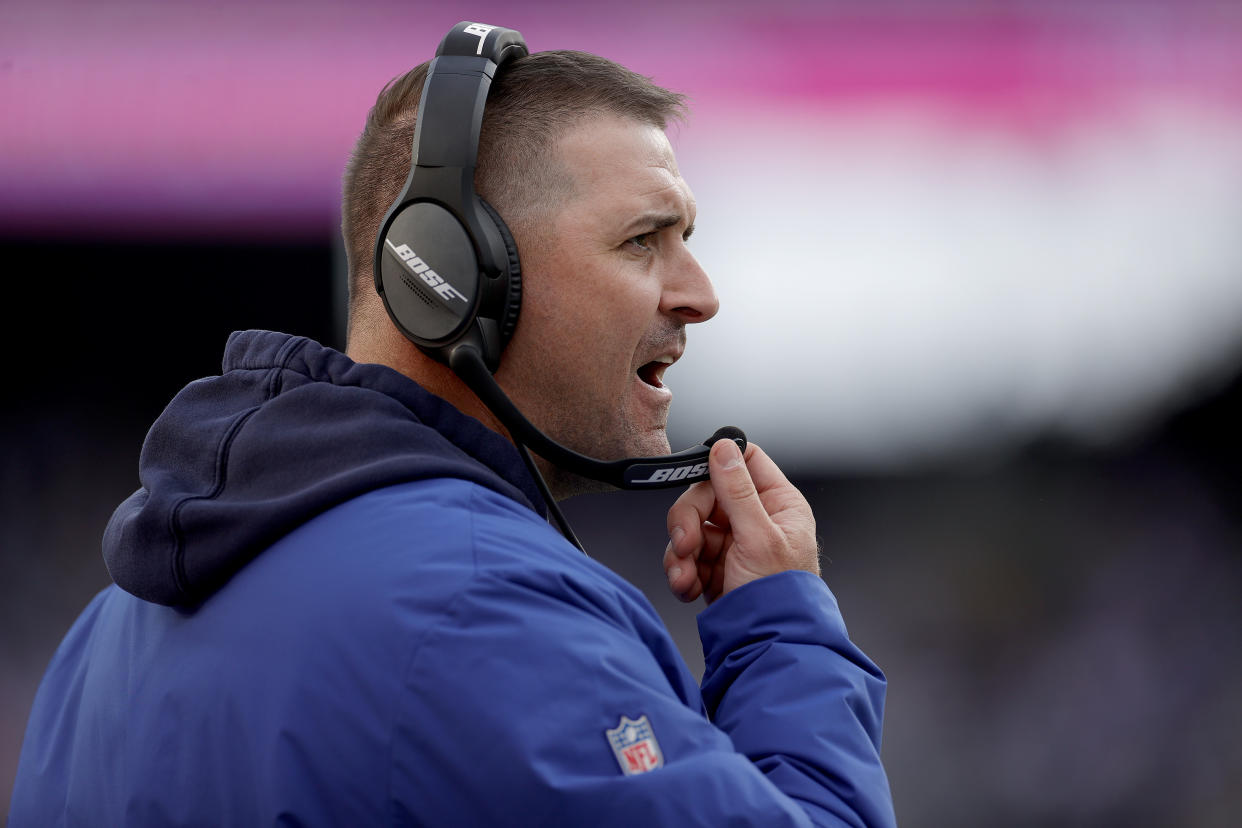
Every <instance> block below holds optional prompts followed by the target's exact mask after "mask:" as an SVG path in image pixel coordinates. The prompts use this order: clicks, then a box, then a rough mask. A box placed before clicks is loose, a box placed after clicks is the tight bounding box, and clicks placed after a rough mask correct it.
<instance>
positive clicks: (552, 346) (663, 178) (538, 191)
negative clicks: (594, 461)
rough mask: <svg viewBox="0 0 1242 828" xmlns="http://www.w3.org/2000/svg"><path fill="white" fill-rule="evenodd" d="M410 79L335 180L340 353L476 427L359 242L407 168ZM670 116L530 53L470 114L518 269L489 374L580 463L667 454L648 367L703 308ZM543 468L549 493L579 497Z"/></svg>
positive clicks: (598, 76)
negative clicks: (395, 316)
mask: <svg viewBox="0 0 1242 828" xmlns="http://www.w3.org/2000/svg"><path fill="white" fill-rule="evenodd" d="M425 78H426V66H425V65H424V66H420V67H418V68H416V69H414V70H413V71H411V72H410V73H408V74H407V75H405V76H403V77H401V78H398V79H396V80H395V81H393V82H392V83H390V84H389V85H388V87H386V88H385V90H384V91H383V92H382V93H381V94H380V97H379V100H378V101H377V102H376V105H375V108H374V109H373V110H372V112H371V114H370V116H369V118H368V120H367V126H366V129H365V131H364V132H363V135H362V136H361V137H360V139H359V141H358V144H357V147H356V148H355V152H354V157H353V158H352V159H351V162H350V165H349V167H348V169H347V170H346V175H345V188H344V189H345V192H344V202H343V209H342V214H343V222H342V225H343V226H342V230H343V233H344V236H345V243H346V249H347V254H348V257H349V261H350V294H351V295H350V325H349V338H350V343H349V347H350V352H351V354H354V353H359V354H362V355H364V356H365V357H366V358H367V359H369V360H371V361H381V362H386V363H388V364H393V365H394V366H397V367H400V368H401V369H403V370H405V371H406V373H410V374H411V375H415V378H416V379H419V381H420V382H424V384H425V385H429V386H430V387H431V390H434V391H436V392H437V393H440V394H441V395H443V396H446V397H448V398H449V399H450V401H451V402H454V403H455V404H457V405H458V406H459V407H462V408H463V410H467V411H468V412H469V413H474V414H475V415H476V416H479V413H478V408H477V406H470V405H464V406H463V405H462V402H463V400H462V399H461V398H460V394H459V392H460V391H463V390H464V387H463V388H456V387H454V386H453V383H452V381H451V379H446V378H445V376H444V370H446V369H442V367H440V366H432V365H424V364H423V363H424V362H426V360H417V361H415V362H412V361H411V355H414V354H417V352H416V351H415V350H414V346H413V345H412V344H411V343H409V342H407V341H405V340H404V339H402V338H401V337H400V335H399V334H396V330H395V328H394V327H393V326H392V324H391V322H390V321H389V320H388V318H387V315H386V313H385V311H384V308H383V305H382V303H381V302H380V300H379V298H378V297H377V296H376V294H375V291H374V287H373V279H372V273H371V261H372V252H373V245H374V243H375V235H376V232H377V230H378V227H379V224H380V221H381V219H382V217H383V215H384V213H385V212H386V210H387V209H388V207H389V206H390V205H391V203H392V201H393V200H394V199H395V198H396V196H397V194H398V193H399V192H400V190H401V187H402V184H403V182H404V178H405V175H406V173H407V172H408V171H409V164H410V147H411V138H412V135H413V131H414V118H415V113H416V112H417V108H418V98H419V93H420V92H421V90H422V86H423V83H424V80H425ZM682 106H683V105H682V99H681V97H680V96H679V95H676V94H674V93H671V92H668V91H667V90H664V89H661V88H659V87H657V86H655V85H654V84H652V83H651V82H650V81H649V80H647V79H646V78H643V77H641V76H639V75H636V74H634V73H632V72H630V71H629V70H627V69H625V68H623V67H621V66H618V65H617V64H615V63H612V62H610V61H607V60H604V59H603V58H599V57H596V56H593V55H586V54H583V53H577V52H544V53H537V54H534V55H531V56H529V57H525V58H520V59H517V60H514V61H510V62H509V63H508V64H507V65H506V66H505V69H504V71H503V72H502V73H500V74H499V76H498V77H497V79H496V81H495V82H494V83H493V85H492V89H491V94H490V95H489V98H488V103H487V107H486V110H485V115H484V119H483V126H482V132H481V135H480V141H479V160H478V166H477V170H476V174H475V187H476V189H477V190H478V192H479V193H480V194H481V195H482V196H483V197H484V198H485V199H487V200H488V201H489V202H491V204H492V205H493V206H494V207H495V208H496V209H497V210H498V212H499V213H500V215H501V216H502V217H503V218H504V219H505V221H506V223H507V224H508V225H509V228H510V229H511V230H512V232H513V235H514V238H515V240H516V242H517V247H518V252H519V254H520V256H521V260H522V271H523V301H522V309H521V315H520V317H519V322H518V326H517V330H516V332H515V334H514V336H513V339H512V341H511V342H510V343H509V345H508V347H507V348H506V350H505V352H504V354H503V356H502V359H501V364H500V368H499V370H498V371H497V373H496V378H497V381H498V382H499V383H500V384H501V386H502V387H503V388H504V389H505V391H506V392H507V393H508V394H509V396H510V397H511V398H512V399H513V401H514V402H515V403H516V404H517V405H518V407H519V408H520V409H521V410H522V411H524V412H525V413H526V415H527V417H528V418H530V419H531V420H532V421H533V422H534V423H535V425H536V426H538V427H539V428H541V429H542V430H543V431H545V432H546V433H548V434H549V435H550V436H551V437H552V438H553V439H555V440H558V441H559V442H562V443H564V444H566V445H568V446H569V447H571V448H574V449H576V450H578V451H581V452H583V453H586V454H590V455H593V456H596V457H603V458H605V459H612V458H616V457H622V456H627V455H634V454H662V453H666V452H667V451H668V442H667V438H666V437H665V434H664V424H665V419H666V416H667V409H668V397H669V395H668V393H667V391H666V390H664V389H662V388H661V387H660V382H659V379H660V375H661V374H662V371H663V369H662V368H661V367H659V366H660V365H661V364H662V361H666V360H669V359H672V358H675V357H676V356H677V355H679V354H680V351H681V348H682V343H683V342H684V333H683V327H684V325H685V324H687V323H689V322H696V321H702V320H704V319H707V318H710V317H711V316H712V315H713V314H714V313H715V310H716V299H715V295H714V293H713V292H712V289H711V285H710V282H708V280H707V277H706V275H705V274H704V273H703V272H702V270H701V269H699V267H698V265H697V263H696V262H695V261H694V259H693V257H692V256H690V254H689V253H688V251H687V250H686V249H685V246H684V236H688V231H689V229H690V227H691V225H692V223H693V219H694V201H693V197H692V196H691V194H690V191H689V189H688V188H687V187H686V186H685V183H684V182H683V181H682V180H681V177H680V174H679V173H678V171H677V167H676V163H675V161H674V159H673V154H672V150H671V148H670V147H669V144H668V141H667V138H666V137H665V135H664V127H665V125H666V123H667V122H668V121H669V120H670V119H673V118H676V117H678V116H679V115H680V113H681V110H682ZM393 334H396V338H395V339H394V337H393ZM381 342H382V343H384V344H383V346H382V347H381V346H377V343H381ZM398 352H399V353H398ZM411 365H415V366H417V368H418V370H411V369H410V366H411ZM429 379H430V380H432V381H431V382H430V383H429V382H428V380H429ZM465 393H466V394H467V395H469V392H465ZM469 396H470V398H471V400H472V401H473V395H469ZM481 419H484V420H485V422H486V421H489V418H488V417H481ZM493 425H495V424H494V423H493ZM546 468H547V467H546V466H545V469H546ZM549 471H551V472H552V474H551V475H550V477H551V479H550V482H551V483H552V484H553V488H554V491H558V493H561V494H565V493H568V492H570V491H576V490H582V489H583V488H584V487H583V486H580V485H577V484H576V483H575V481H573V480H570V479H569V478H567V477H566V476H565V475H562V474H558V473H556V471H555V470H549Z"/></svg>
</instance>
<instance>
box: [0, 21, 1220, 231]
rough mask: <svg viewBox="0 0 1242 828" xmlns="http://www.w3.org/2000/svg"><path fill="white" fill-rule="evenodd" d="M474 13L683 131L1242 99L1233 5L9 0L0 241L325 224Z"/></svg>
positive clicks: (1027, 125)
mask: <svg viewBox="0 0 1242 828" xmlns="http://www.w3.org/2000/svg"><path fill="white" fill-rule="evenodd" d="M467 9H468V11H467ZM467 15H477V16H478V17H480V18H482V19H484V20H487V21H490V22H494V23H499V24H501V25H506V26H510V27H513V28H517V29H519V30H521V31H522V32H523V33H524V34H525V35H526V38H527V40H528V42H529V44H530V45H531V48H532V49H535V50H542V49H553V48H573V49H582V50H585V51H592V52H596V53H599V54H602V55H605V56H607V57H610V58H613V59H615V60H618V61H620V62H622V63H624V64H626V65H628V66H630V67H631V68H634V69H636V70H637V71H640V72H642V73H644V74H647V75H651V76H653V77H654V78H655V79H656V80H657V82H659V83H661V84H664V85H666V86H669V87H671V88H674V89H677V90H679V91H684V92H687V93H688V94H689V95H690V96H691V98H692V102H693V104H694V113H695V114H694V117H693V120H692V126H691V128H694V127H695V126H696V125H697V126H698V127H699V128H701V129H709V130H716V129H721V130H727V129H728V127H729V124H730V123H737V122H739V120H745V119H748V118H752V117H763V116H764V114H765V113H770V112H773V111H778V112H784V113H788V114H789V115H790V116H792V117H791V118H790V119H789V120H793V119H794V118H796V116H797V115H798V114H799V113H806V112H815V113H817V114H823V113H824V112H831V111H835V110H838V109H841V108H853V107H859V106H864V107H865V106H870V105H873V104H877V103H883V102H891V101H902V102H903V103H905V104H913V105H920V104H926V105H928V106H934V107H936V108H937V109H938V111H942V112H943V113H944V114H945V117H950V118H954V119H960V120H962V121H963V123H964V125H969V124H970V123H971V122H974V121H978V120H983V121H986V122H988V123H989V124H991V125H997V124H1000V125H1003V126H1004V127H1005V128H1008V129H1014V130H1018V131H1021V132H1024V133H1029V134H1031V135H1032V136H1036V137H1038V136H1039V135H1040V134H1041V133H1044V132H1047V131H1049V130H1057V129H1060V128H1062V127H1063V126H1064V125H1065V124H1067V123H1072V122H1073V121H1075V120H1076V119H1078V118H1080V117H1082V116H1084V115H1088V116H1090V117H1107V115H1108V111H1109V109H1110V107H1112V106H1114V105H1115V103H1116V102H1117V101H1118V100H1120V99H1124V98H1125V97H1127V96H1133V95H1152V94H1158V95H1164V96H1173V97H1177V98H1195V99H1199V100H1200V101H1201V102H1202V103H1206V104H1209V105H1211V106H1219V107H1221V108H1224V109H1228V110H1231V111H1232V112H1235V113H1236V112H1239V111H1242V4H1237V3H1202V2H1189V3H1188V2H1172V0H1169V2H1162V3H1136V4H1118V3H1103V2H1086V3H1050V4H1043V3H1025V4H1014V5H1009V6H1002V5H997V4H975V3H940V4H925V5H919V4H915V5H913V6H910V5H906V4H897V3H878V4H877V3H843V4H821V3H817V2H777V3H764V4H755V3H741V2H726V3H719V4H702V5H699V4H678V3H661V4H655V3H638V4H633V3H627V4H625V8H624V9H620V10H617V9H611V10H605V9H603V8H602V7H595V6H579V7H576V8H575V9H574V11H573V12H572V14H571V13H567V12H566V11H565V10H564V9H563V7H559V6H556V5H553V4H542V3H536V4H528V5H524V6H520V7H515V6H514V5H512V4H507V3H500V2H495V0H491V2H483V3H474V4H470V5H469V6H462V7H461V8H453V7H452V6H451V5H450V4H435V5H426V6H422V7H420V6H419V4H410V3H361V4H352V5H350V6H348V7H346V6H343V5H338V4H335V3H328V2H320V3H313V2H312V3H300V4H291V3H276V4H254V5H251V4H241V3H222V4H214V3H213V4H200V3H151V2H119V3H66V2H49V3H35V2H18V3H7V4H5V5H3V6H0V112H2V113H3V114H2V117H0V149H2V151H0V234H3V235H8V236H26V235H32V236H45V235H50V236H61V235H65V236H79V237H80V236H89V237H98V236H115V235H123V236H130V237H140V238H149V237H159V236H187V235H188V236H200V237H202V236H206V237H211V236H227V237H230V238H238V237H300V236H307V237H311V236H314V237H321V236H322V235H323V234H324V233H327V232H331V229H332V227H333V225H334V223H335V221H336V210H337V203H338V199H339V186H340V185H339V181H340V173H341V170H342V168H343V166H344V164H345V161H346V159H347V157H348V153H349V151H350V148H351V146H352V143H353V140H354V138H355V137H356V135H357V133H358V131H359V130H360V128H361V125H362V123H363V119H364V118H365V115H366V111H367V109H368V108H369V106H370V104H371V103H372V102H373V101H374V98H375V95H376V93H377V92H378V91H379V89H380V87H382V86H383V84H384V83H385V82H386V81H387V80H389V79H390V78H391V77H393V76H394V75H397V74H400V73H401V72H403V71H405V70H406V69H408V68H410V67H411V66H413V65H414V64H416V63H418V62H421V61H422V60H425V59H427V58H428V57H430V56H431V54H432V53H433V51H434V48H435V46H436V43H437V42H438V40H439V38H440V36H441V35H442V33H443V32H444V31H445V30H447V28H448V27H449V26H450V25H452V24H453V23H455V22H457V21H458V20H460V19H463V17H465V16H467ZM761 151H762V148H758V149H757V150H756V152H757V157H759V158H760V160H763V158H762V156H761V155H758V154H759V153H761ZM767 155H769V156H770V155H771V154H770V153H767ZM769 160H770V161H771V162H773V163H775V162H776V160H777V159H774V158H771V159H769Z"/></svg>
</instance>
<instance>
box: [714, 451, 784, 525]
mask: <svg viewBox="0 0 1242 828" xmlns="http://www.w3.org/2000/svg"><path fill="white" fill-rule="evenodd" d="M708 468H709V471H710V474H711V480H712V489H714V490H715V494H716V505H717V507H718V508H719V509H721V510H722V511H723V512H724V513H725V515H727V516H728V518H729V527H730V528H731V529H732V531H733V536H734V538H735V539H736V540H738V541H740V542H742V543H745V542H746V540H747V539H748V537H749V538H750V539H753V540H759V539H760V538H759V537H756V535H761V536H766V535H767V534H768V533H769V531H770V529H771V525H772V524H771V519H770V518H769V517H768V513H767V511H766V510H765V509H764V508H763V503H762V501H760V500H759V492H758V491H757V490H756V489H755V481H754V480H752V479H751V476H750V470H749V469H748V468H747V467H746V460H745V459H744V458H743V457H742V452H741V450H740V449H739V448H738V447H737V443H734V442H733V441H732V440H727V439H726V440H718V441H716V443H715V445H713V446H712V450H711V454H710V455H708Z"/></svg>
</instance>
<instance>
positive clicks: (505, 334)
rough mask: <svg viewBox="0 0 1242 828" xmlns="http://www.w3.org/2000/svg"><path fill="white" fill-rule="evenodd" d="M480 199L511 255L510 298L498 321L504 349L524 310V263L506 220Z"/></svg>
mask: <svg viewBox="0 0 1242 828" xmlns="http://www.w3.org/2000/svg"><path fill="white" fill-rule="evenodd" d="M478 199H479V204H480V205H482V207H483V209H484V210H486V211H487V214H488V215H489V216H491V217H492V222H493V223H494V224H495V225H496V230H497V231H498V232H499V233H500V238H501V240H502V241H504V243H505V252H506V253H508V254H509V278H508V282H509V284H508V296H507V297H506V299H505V309H504V312H503V313H502V314H501V316H500V318H499V319H497V320H496V321H497V323H499V325H500V347H501V349H503V348H504V346H505V345H507V344H508V342H509V339H510V337H512V336H513V332H514V331H515V330H516V329H517V322H518V312H519V311H521V309H522V263H521V260H520V259H519V258H518V249H517V242H515V241H514V240H513V234H512V233H510V232H509V226H508V225H507V224H505V220H504V219H502V218H501V217H500V213H497V212H496V208H495V207H493V206H492V205H490V204H488V203H487V201H486V200H485V199H484V198H483V197H482V196H479V197H478Z"/></svg>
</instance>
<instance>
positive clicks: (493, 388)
mask: <svg viewBox="0 0 1242 828" xmlns="http://www.w3.org/2000/svg"><path fill="white" fill-rule="evenodd" d="M449 367H450V368H452V369H453V373H455V374H457V376H458V377H460V378H461V380H462V381H463V382H464V383H466V385H467V386H469V388H470V390H471V391H473V392H474V393H475V395H477V396H478V398H479V399H481V400H482V401H483V403H484V404H485V405H486V406H487V407H488V408H489V409H491V412H492V413H493V414H495V415H496V417H497V418H498V419H499V420H500V421H501V422H502V423H504V426H505V428H507V429H509V433H510V434H512V435H513V438H514V440H516V441H517V442H519V443H524V444H526V445H527V446H530V448H531V449H533V450H534V451H535V453H537V454H538V455H540V456H541V457H543V458H544V459H546V460H548V461H550V462H552V463H555V464H556V465H558V466H560V467H561V468H563V469H568V470H569V471H571V472H574V473H575V474H579V475H581V476H583V477H589V478H591V479H592V480H601V481H603V482H605V483H611V484H612V485H614V486H616V487H617V488H619V489H664V488H669V487H671V486H686V485H688V484H690V483H694V482H696V481H698V480H704V479H706V478H707V476H708V474H707V455H708V453H709V452H710V451H711V447H712V446H713V445H714V444H715V443H716V441H717V440H733V441H734V442H735V443H737V445H738V448H740V449H741V450H742V451H746V435H745V434H743V433H742V430H741V429H740V428H737V427H736V426H724V427H723V428H719V429H717V430H716V433H715V434H713V435H712V436H711V437H708V438H707V439H706V440H704V441H703V443H702V445H698V446H693V447H691V448H688V449H685V450H684V451H679V452H677V453H676V454H667V455H664V456H662V457H627V458H625V459H623V460H613V461H607V460H596V459H594V458H591V457H587V456H586V455H584V454H579V453H578V452H576V451H573V450H572V449H568V448H566V447H565V446H562V445H561V444H560V443H558V442H556V441H555V440H553V439H552V438H551V437H548V436H547V435H546V434H544V433H543V432H542V431H540V430H539V429H537V428H536V427H535V426H534V424H532V423H531V422H530V420H528V419H526V417H525V416H523V414H522V412H521V411H519V410H518V408H517V406H515V405H514V404H513V401H512V400H510V399H509V397H508V396H507V395H506V394H505V392H504V391H503V390H501V388H500V385H499V384H498V383H497V382H496V379H495V378H494V377H493V376H492V372H491V371H489V370H487V365H485V364H484V362H483V357H482V355H481V354H479V352H478V349H477V348H475V347H474V346H473V345H470V344H467V343H463V344H461V345H458V346H457V347H455V348H453V349H452V350H451V351H450V352H449Z"/></svg>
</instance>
